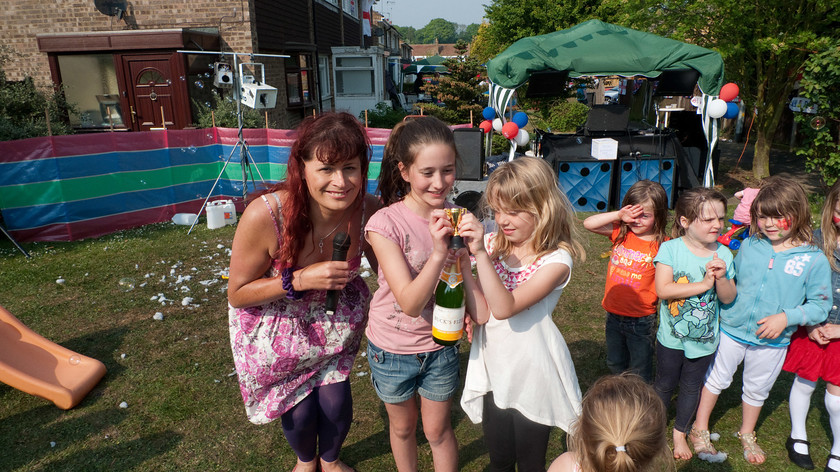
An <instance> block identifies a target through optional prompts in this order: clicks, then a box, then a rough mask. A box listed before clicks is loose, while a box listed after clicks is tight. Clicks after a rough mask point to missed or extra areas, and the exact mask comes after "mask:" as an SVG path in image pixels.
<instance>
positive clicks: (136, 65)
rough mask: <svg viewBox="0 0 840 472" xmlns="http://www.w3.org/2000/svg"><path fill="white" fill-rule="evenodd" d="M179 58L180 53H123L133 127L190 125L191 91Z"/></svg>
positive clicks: (139, 128)
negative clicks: (188, 96)
mask: <svg viewBox="0 0 840 472" xmlns="http://www.w3.org/2000/svg"><path fill="white" fill-rule="evenodd" d="M178 58H179V55H178V53H172V54H147V55H135V56H128V55H124V56H122V60H123V70H124V71H125V73H126V83H127V89H128V102H129V106H130V109H129V113H131V115H132V116H131V120H130V121H131V128H132V129H133V130H135V131H148V130H149V129H151V128H164V127H166V128H174V129H181V128H183V127H184V126H186V121H187V119H188V118H187V110H186V103H187V100H186V93H187V92H186V89H185V87H184V86H183V85H182V81H181V80H180V79H179V75H178V74H179V72H180V73H181V74H183V72H182V70H183V67H179V64H178V62H177V60H178Z"/></svg>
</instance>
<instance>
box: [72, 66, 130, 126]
mask: <svg viewBox="0 0 840 472" xmlns="http://www.w3.org/2000/svg"><path fill="white" fill-rule="evenodd" d="M57 59H58V68H59V73H60V74H61V83H62V85H63V86H64V95H65V97H66V98H67V102H68V103H71V104H73V105H74V106H75V107H76V110H77V111H76V112H75V113H71V115H70V125H71V126H73V127H75V128H110V127H111V126H114V127H115V128H124V127H125V121H124V120H123V113H122V109H121V107H120V96H119V87H118V85H117V73H116V70H115V67H114V57H113V56H112V55H111V54H74V55H61V56H58V57H57Z"/></svg>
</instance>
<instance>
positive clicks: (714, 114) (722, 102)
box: [708, 82, 740, 119]
mask: <svg viewBox="0 0 840 472" xmlns="http://www.w3.org/2000/svg"><path fill="white" fill-rule="evenodd" d="M739 93H740V89H738V85H736V84H735V83H734V82H729V83H728V84H726V85H724V86H723V87H721V88H720V96H719V97H718V98H716V99H714V100H712V101H711V102H709V105H708V106H709V108H708V114H709V117H710V118H727V119H732V118H735V117H737V116H738V112H739V111H740V110H739V108H738V104H737V103H734V102H733V100H735V99H736V98H737V97H738V94H739Z"/></svg>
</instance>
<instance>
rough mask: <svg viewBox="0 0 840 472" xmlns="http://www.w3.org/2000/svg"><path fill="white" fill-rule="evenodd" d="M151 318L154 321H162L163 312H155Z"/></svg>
mask: <svg viewBox="0 0 840 472" xmlns="http://www.w3.org/2000/svg"><path fill="white" fill-rule="evenodd" d="M152 318H153V319H154V320H156V321H163V313H161V312H157V313H155V316H153V317H152Z"/></svg>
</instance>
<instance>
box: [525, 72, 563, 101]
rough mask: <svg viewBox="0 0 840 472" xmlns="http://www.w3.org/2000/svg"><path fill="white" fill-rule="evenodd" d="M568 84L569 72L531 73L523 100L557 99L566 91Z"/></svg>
mask: <svg viewBox="0 0 840 472" xmlns="http://www.w3.org/2000/svg"><path fill="white" fill-rule="evenodd" d="M568 83H569V71H567V70H544V71H539V72H533V73H531V78H530V79H528V88H527V89H526V91H525V98H547V97H559V96H560V95H562V94H563V92H565V91H566V85H567V84H568Z"/></svg>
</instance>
